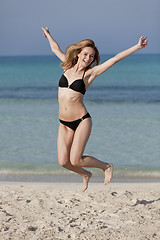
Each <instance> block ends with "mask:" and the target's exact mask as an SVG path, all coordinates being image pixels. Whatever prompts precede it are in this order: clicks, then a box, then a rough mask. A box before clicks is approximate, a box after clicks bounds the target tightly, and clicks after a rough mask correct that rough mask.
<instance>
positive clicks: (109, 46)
mask: <svg viewBox="0 0 160 240" xmlns="http://www.w3.org/2000/svg"><path fill="white" fill-rule="evenodd" d="M0 3H1V4H0V55H1V56H4V55H48V54H51V51H50V48H49V45H48V42H47V39H45V38H44V37H43V35H42V33H43V32H42V30H41V27H42V26H48V27H49V29H50V32H51V34H52V36H53V37H54V38H55V40H56V41H57V42H58V43H59V45H60V47H61V49H62V50H63V51H64V50H65V48H66V47H67V46H68V45H70V44H72V43H74V42H77V41H79V40H82V39H86V38H91V39H93V40H94V41H95V43H96V45H97V47H98V49H99V51H100V53H117V52H120V51H122V50H124V49H126V48H128V47H131V46H132V45H134V44H136V43H137V41H138V39H139V37H140V36H141V35H147V36H148V47H147V48H145V49H143V50H141V53H160V46H159V44H160V43H159V39H160V0H152V1H151V0H134V1H133V0H98V1H97V0H92V1H91V0H80V1H77V0H46V1H45V0H27V1H26V0H1V2H0Z"/></svg>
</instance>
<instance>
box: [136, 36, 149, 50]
mask: <svg viewBox="0 0 160 240" xmlns="http://www.w3.org/2000/svg"><path fill="white" fill-rule="evenodd" d="M146 38H147V37H144V36H142V37H140V39H139V42H138V46H139V48H140V49H141V48H144V47H146V46H147V42H148V41H147V40H146Z"/></svg>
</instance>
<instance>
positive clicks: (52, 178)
mask: <svg viewBox="0 0 160 240" xmlns="http://www.w3.org/2000/svg"><path fill="white" fill-rule="evenodd" d="M103 181H104V176H103V174H102V175H101V176H93V175H92V177H91V179H90V183H103ZM0 182H2V183H3V182H7V183H8V182H26V183H27V182H32V183H38V182H40V183H52V182H53V183H56V182H60V183H63V182H64V183H65V182H67V183H74V182H76V183H81V182H82V178H81V177H80V176H78V175H76V174H75V175H74V174H70V175H60V174H59V175H52V174H48V175H47V174H0ZM111 182H113V183H119V182H120V183H160V177H153V176H151V177H148V176H123V177H122V176H113V178H112V180H111Z"/></svg>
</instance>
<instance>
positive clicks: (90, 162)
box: [70, 118, 113, 184]
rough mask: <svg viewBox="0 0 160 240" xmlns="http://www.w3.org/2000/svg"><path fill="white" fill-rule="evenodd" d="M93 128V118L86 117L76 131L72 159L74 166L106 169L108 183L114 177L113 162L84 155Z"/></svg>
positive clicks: (106, 181)
mask: <svg viewBox="0 0 160 240" xmlns="http://www.w3.org/2000/svg"><path fill="white" fill-rule="evenodd" d="M91 129H92V119H91V118H87V119H84V120H83V121H82V122H81V123H80V124H79V126H78V128H77V129H76V131H75V134H74V138H73V142H72V147H71V153H70V161H71V164H72V165H73V166H79V167H90V168H100V169H102V170H103V171H104V175H105V181H104V183H105V184H107V183H109V182H110V180H111V178H112V172H113V165H112V164H111V163H105V162H102V161H100V160H98V159H96V158H94V157H92V156H83V152H84V149H85V147H86V144H87V142H88V139H89V137H90V134H91Z"/></svg>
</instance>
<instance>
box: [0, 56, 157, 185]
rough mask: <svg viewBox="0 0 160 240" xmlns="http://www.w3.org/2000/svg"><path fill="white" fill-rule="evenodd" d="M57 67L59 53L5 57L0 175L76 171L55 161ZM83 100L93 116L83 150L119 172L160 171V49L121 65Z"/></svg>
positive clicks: (0, 77)
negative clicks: (67, 168)
mask: <svg viewBox="0 0 160 240" xmlns="http://www.w3.org/2000/svg"><path fill="white" fill-rule="evenodd" d="M110 57H112V55H102V56H101V62H104V61H105V60H107V59H109V58H110ZM59 65H60V61H59V60H58V59H57V58H56V57H55V56H22V57H20V56H19V57H0V180H3V179H5V180H7V179H9V177H10V176H11V175H14V176H26V175H32V176H34V175H39V176H62V177H64V176H66V175H69V176H70V175H72V174H71V173H70V172H69V171H67V170H65V169H63V168H62V167H60V166H59V165H58V160H57V133H58V101H57V86H58V81H59V79H60V77H61V74H62V72H63V70H62V69H61V68H60V67H59ZM84 102H85V104H86V106H87V109H88V112H89V113H90V114H91V116H92V119H93V129H92V134H91V137H90V139H89V142H88V145H87V147H86V150H85V154H90V155H93V156H95V157H97V158H99V159H101V160H104V161H108V162H112V163H113V164H114V165H115V176H117V177H118V176H120V177H125V176H129V177H150V178H153V177H160V54H142V55H139V54H134V55H131V56H129V57H128V58H126V59H124V60H122V61H121V62H119V63H117V64H116V65H115V66H113V67H112V68H111V69H109V70H108V71H107V72H105V73H104V74H102V75H101V76H99V77H98V78H97V79H95V81H94V83H93V84H92V86H91V87H90V88H89V89H88V91H87V93H86V95H85V98H84ZM93 173H94V174H95V176H99V174H100V173H101V172H100V171H99V170H94V171H93Z"/></svg>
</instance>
